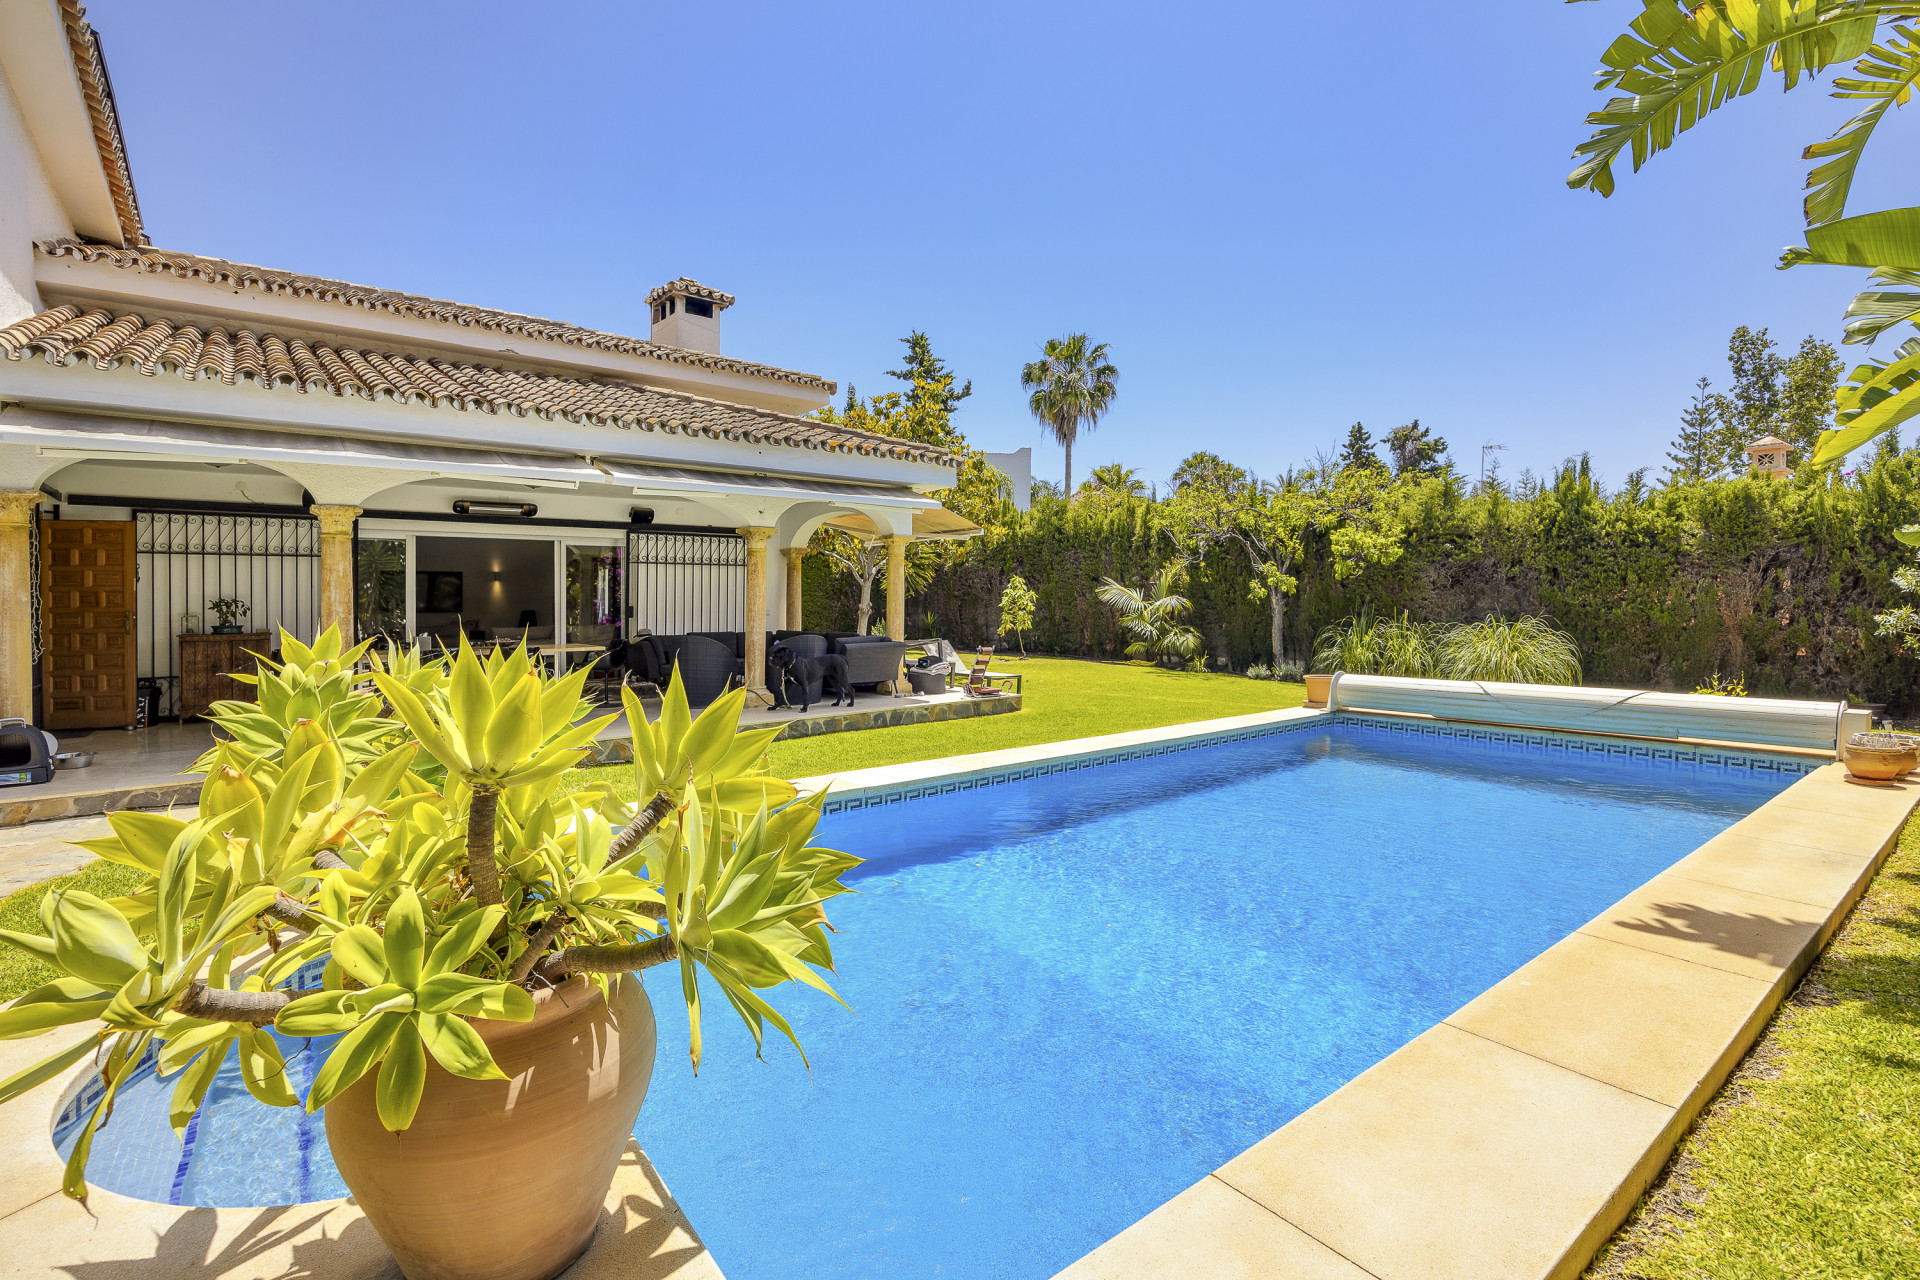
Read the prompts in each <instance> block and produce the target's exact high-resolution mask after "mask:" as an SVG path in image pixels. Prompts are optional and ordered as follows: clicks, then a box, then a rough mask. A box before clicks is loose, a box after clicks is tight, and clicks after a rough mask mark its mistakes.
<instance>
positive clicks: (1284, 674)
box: [1273, 662, 1307, 684]
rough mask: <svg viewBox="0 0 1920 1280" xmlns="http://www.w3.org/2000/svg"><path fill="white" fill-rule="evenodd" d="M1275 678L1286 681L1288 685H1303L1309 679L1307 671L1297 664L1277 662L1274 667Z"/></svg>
mask: <svg viewBox="0 0 1920 1280" xmlns="http://www.w3.org/2000/svg"><path fill="white" fill-rule="evenodd" d="M1273 678H1274V679H1275V680H1284V681H1286V682H1287V683H1288V684H1303V683H1305V681H1306V678H1307V669H1306V668H1305V667H1303V666H1301V665H1300V664H1299V663H1297V662H1277V663H1275V664H1274V667H1273Z"/></svg>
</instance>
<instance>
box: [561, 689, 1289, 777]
mask: <svg viewBox="0 0 1920 1280" xmlns="http://www.w3.org/2000/svg"><path fill="white" fill-rule="evenodd" d="M994 670H996V671H1017V672H1019V673H1020V674H1021V675H1022V676H1023V677H1025V679H1024V681H1023V682H1022V692H1023V694H1024V697H1023V699H1022V706H1021V709H1020V710H1018V711H1013V712H1008V713H1005V714H1002V715H994V716H980V717H977V718H974V719H967V720H943V721H940V722H938V723H935V724H909V725H896V726H894V727H892V728H886V729H863V730H860V731H858V732H855V733H829V734H822V735H821V736H819V737H816V738H795V739H792V740H791V741H788V742H776V743H774V744H773V750H772V751H771V752H770V753H769V754H770V755H771V757H772V760H773V771H774V772H775V773H777V774H779V775H780V776H781V777H783V778H807V777H812V776H814V775H816V774H822V773H839V772H841V771H843V770H846V769H865V768H869V767H871V766H873V765H881V764H904V763H906V762H908V761H912V760H936V759H939V758H940V757H941V756H957V755H966V754H969V753H970V752H974V751H999V750H1002V749H1003V748H1006V747H1030V746H1033V745H1035V744H1037V743H1042V742H1060V741H1062V740H1064V739H1067V738H1087V737H1092V736H1094V735H1096V734H1102V733H1124V732H1126V731H1127V730H1129V729H1152V728H1156V727H1158V726H1160V725H1166V724H1184V723H1186V722H1188V721H1190V720H1212V719H1215V718H1217V717H1220V716H1242V715H1248V714H1250V713H1252V712H1255V711H1271V710H1273V709H1274V708H1276V707H1297V706H1299V705H1300V704H1301V703H1302V702H1303V701H1305V700H1306V696H1307V687H1306V686H1305V685H1301V684H1280V683H1277V682H1275V681H1272V680H1249V679H1247V678H1246V677H1245V676H1232V675H1200V674H1196V673H1193V672H1188V671H1164V670H1161V669H1159V668H1157V667H1148V666H1137V665H1134V664H1132V663H1113V662H1081V661H1076V660H1074V659H1071V658H1025V659H1022V658H996V659H995V660H994ZM867 696H868V695H862V705H866V703H865V698H866V697H867ZM883 696H884V695H883ZM582 772H583V775H584V776H583V781H584V780H586V779H592V780H594V781H600V782H612V783H613V784H614V785H615V786H616V787H620V788H622V789H623V790H631V787H632V776H633V770H632V767H631V766H629V765H613V766H609V767H608V768H605V769H591V770H583V771H582Z"/></svg>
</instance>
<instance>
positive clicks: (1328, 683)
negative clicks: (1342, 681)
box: [1306, 675, 1333, 707]
mask: <svg viewBox="0 0 1920 1280" xmlns="http://www.w3.org/2000/svg"><path fill="white" fill-rule="evenodd" d="M1306 681H1307V705H1308V706H1310V707H1324V706H1326V705H1327V696H1328V694H1330V693H1331V692H1332V691H1333V677H1332V676H1331V675H1324V676H1307V677H1306Z"/></svg>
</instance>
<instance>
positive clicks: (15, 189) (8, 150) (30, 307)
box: [0, 77, 72, 325]
mask: <svg viewBox="0 0 1920 1280" xmlns="http://www.w3.org/2000/svg"><path fill="white" fill-rule="evenodd" d="M71 234H72V228H71V227H69V226H68V225H67V219H66V215H65V214H64V213H63V212H61V209H60V202H59V201H58V200H56V199H55V198H54V194H53V186H52V184H51V183H49V182H48V181H47V173H46V169H45V167H44V166H43V165H42V164H41V163H40V154H39V152H37V151H36V150H34V146H33V140H32V138H31V137H30V136H29V135H28V133H27V126H26V121H25V120H24V119H23V118H22V117H21V115H20V104H19V103H18V102H17V101H15V100H14V96H13V91H12V90H11V89H10V88H9V87H8V86H7V84H6V81H5V78H4V77H0V325H9V324H12V323H13V322H14V321H16V320H20V319H23V318H24V317H26V316H30V315H32V314H33V313H34V312H36V311H39V310H40V309H41V307H40V294H39V291H38V289H37V288H36V286H35V284H34V279H33V270H34V262H33V259H34V252H33V242H34V241H35V240H36V239H42V238H44V237H47V236H63V235H71Z"/></svg>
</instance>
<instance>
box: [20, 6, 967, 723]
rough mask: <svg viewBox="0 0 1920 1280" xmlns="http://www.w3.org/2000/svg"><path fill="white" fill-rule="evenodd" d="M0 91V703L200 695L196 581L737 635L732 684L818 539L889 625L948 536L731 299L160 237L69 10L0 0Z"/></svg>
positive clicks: (452, 632) (933, 479)
mask: <svg viewBox="0 0 1920 1280" xmlns="http://www.w3.org/2000/svg"><path fill="white" fill-rule="evenodd" d="M0 79H3V80H4V84H5V92H3V93H0V172H4V173H5V174H6V175H7V181H6V182H5V183H4V184H0V353H4V355H5V357H6V359H5V360H4V361H0V598H4V599H6V600H7V601H9V602H10V604H18V605H20V606H23V607H10V608H8V609H7V610H5V611H4V613H0V718H4V717H21V718H28V719H33V720H35V721H36V722H37V723H40V724H41V725H42V726H43V727H44V728H47V729H50V730H54V731H59V730H62V729H75V730H78V729H94V728H103V727H117V726H125V725H132V724H134V723H135V722H136V721H137V720H140V719H141V718H142V717H143V716H145V715H151V716H152V717H153V718H156V719H157V718H161V717H164V716H170V715H183V714H191V713H192V712H194V711H196V710H199V709H201V705H200V704H202V703H203V702H204V698H202V697H195V696H194V691H193V690H192V689H189V688H185V687H183V686H186V685H191V684H193V683H194V681H195V675H194V671H193V668H194V666H195V662H196V655H198V654H199V653H200V651H201V650H202V649H204V648H205V642H202V641H200V640H198V639H189V641H187V642H186V643H187V646H188V651H187V652H185V653H184V654H183V642H182V639H181V637H182V635H183V634H184V635H187V636H189V637H198V636H201V635H204V634H205V633H207V632H209V631H211V630H212V629H213V628H214V626H215V624H216V618H215V617H214V616H213V614H214V612H215V611H213V610H210V609H209V607H208V605H209V601H211V600H216V599H217V600H220V601H222V602H223V603H226V604H227V607H228V610H229V613H228V614H227V615H223V617H224V621H226V622H228V623H235V622H238V621H239V620H242V619H244V625H243V626H240V627H239V628H238V629H239V630H240V631H241V632H242V633H244V634H248V635H253V634H255V633H261V632H267V633H272V632H276V631H277V630H278V629H279V628H280V627H286V628H287V629H289V630H290V631H293V632H294V633H296V634H307V633H311V632H314V631H317V630H320V629H324V628H325V627H327V626H339V627H341V628H342V630H343V631H344V632H346V633H347V634H349V635H352V634H354V633H356V632H357V633H359V634H361V635H369V634H373V633H375V632H380V633H384V634H387V635H391V636H396V637H402V638H418V637H421V636H423V635H429V634H431V635H437V636H439V637H440V638H442V639H449V640H451V639H453V638H454V637H455V636H456V635H457V634H458V633H459V632H462V631H465V632H466V633H468V634H470V635H472V636H474V637H476V638H483V637H485V636H486V635H488V634H490V633H492V632H506V633H518V632H520V631H524V630H529V629H531V632H532V634H534V635H535V636H536V637H538V638H540V639H543V640H545V641H548V642H551V643H553V644H555V645H561V646H566V645H573V646H576V647H577V651H584V650H585V648H586V647H587V646H592V647H593V648H595V649H599V648H603V647H604V646H606V645H607V644H608V643H609V642H610V641H611V640H613V639H614V638H616V637H618V636H623V635H638V634H644V633H646V632H652V633H655V634H662V635H665V634H678V633H685V632H739V633H742V634H743V636H744V646H743V647H744V652H743V653H742V654H740V655H739V656H740V657H741V658H743V659H744V662H743V666H744V669H745V672H746V673H747V682H748V684H749V685H750V686H753V687H755V688H756V689H758V688H759V686H760V684H761V679H762V673H764V670H765V662H764V645H765V636H766V633H767V632H768V630H769V629H770V626H771V627H780V626H784V627H785V628H786V629H788V630H796V631H797V630H799V629H800V628H801V625H802V620H801V616H800V590H799V583H800V571H801V558H802V557H803V556H804V555H805V554H806V547H807V542H808V539H809V538H810V537H811V536H812V535H813V533H814V531H815V530H816V529H818V528H819V527H820V526H821V525H822V524H823V523H825V522H828V521H839V522H841V523H842V524H843V525H845V526H846V527H849V528H852V529H854V530H855V531H857V532H858V533H860V534H861V535H862V536H864V537H869V538H877V539H883V540H884V541H885V543H886V545H887V547H888V549H889V577H888V579H887V581H888V582H889V583H890V584H892V585H893V587H894V589H892V590H890V591H889V592H888V596H887V599H888V602H889V612H888V616H887V625H888V632H889V635H890V636H892V637H893V638H894V639H896V640H897V639H902V638H904V630H903V628H904V594H905V593H904V590H903V589H901V588H900V586H899V584H901V583H902V582H903V581H904V578H903V576H902V575H903V572H904V568H903V566H904V554H905V548H906V547H907V545H908V543H909V542H910V541H912V540H913V539H915V538H926V537H965V536H968V535H969V534H971V533H973V532H976V530H974V529H973V528H972V526H971V525H969V524H967V523H966V522H965V521H964V520H961V519H959V518H958V517H955V516H952V515H951V514H949V513H947V512H945V511H944V510H943V509H942V508H941V507H940V506H939V504H938V503H937V502H936V501H934V500H933V499H932V498H930V497H928V496H926V495H927V494H928V493H929V492H930V491H932V490H936V489H939V488H942V487H946V486H950V485H951V484H952V482H953V475H954V467H955V466H956V460H955V458H954V457H953V456H952V455H950V454H948V453H947V452H945V451H943V450H940V449H936V448H931V447H926V446H922V445H917V444H913V443H910V442H907V441H903V440H896V439H889V438H885V437H879V436H874V435H870V434H866V433H863V432H859V431H852V430H845V429H841V428H838V427H835V426H831V425H827V424H823V423H821V422H818V421H812V420H809V419H808V418H807V417H805V416H804V415H806V414H808V413H810V412H811V411H813V410H816V409H818V408H820V407H822V406H824V405H825V404H827V403H828V401H829V399H830V398H831V397H832V396H833V394H834V391H835V389H836V388H835V383H834V382H833V381H831V380H829V379H826V378H822V377H819V376H816V375H814V374H810V373H798V372H795V371H793V370H790V369H783V368H778V367H775V366H773V365H769V364H761V363H756V362H754V361H751V360H744V359H740V358H738V357H735V356H731V355H723V354H722V350H721V334H720V328H721V320H722V316H723V314H724V313H725V311H726V310H727V309H728V308H730V307H732V306H733V305H734V303H735V299H734V298H733V297H732V296H731V295H730V294H726V293H722V292H721V291H719V290H718V289H713V288H709V287H708V286H706V285H704V284H701V283H699V282H697V281H694V280H689V279H684V278H683V279H676V280H672V281H668V282H667V283H665V284H663V285H661V286H660V287H659V288H657V289H654V290H653V291H652V292H651V293H649V294H648V295H647V297H646V300H645V302H646V306H647V307H648V309H649V314H650V316H651V329H650V332H649V334H648V336H647V337H645V338H634V337H626V336H622V335H620V334H615V333H606V332H601V331H599V330H594V329H587V328H582V327H580V326H578V325H572V324H566V323H562V322H559V321H554V320H542V319H537V318H535V317H532V316H525V315H518V314H514V313H511V312H506V311H498V310H491V309H488V308H486V307H481V306H471V305H466V304H462V303H454V302H443V301H439V300H436V299H432V298H424V297H418V296H415V295H412V294H406V293H400V292H395V291H392V290H387V289H379V288H372V287H368V286H364V285H358V284H348V283H345V282H342V281H338V280H328V279H321V278H318V277H315V276H309V275H300V274H297V273H295V272H291V271H281V270H273V269H268V268H264V267H255V266H246V265H242V264H239V263H234V262H227V261H224V260H222V259H219V258H214V257H205V256H201V255H199V254H195V253H187V252H176V251H169V250H162V249H158V248H155V247H154V246H153V245H151V244H149V243H148V241H147V235H146V232H145V230H144V228H143V225H142V222H141V216H140V206H139V201H138V198H137V195H136V192H135V188H134V178H133V173H132V170H131V169H130V167H129V165H128V160H127V152H126V146H125V143H124V140H123V138H122V134H121V128H120V119H119V114H118V111H117V109H116V106H115V103H114V98H113V90H112V85H111V82H110V80H109V78H108V75H107V69H106V65H105V63H104V61H103V60H102V58H101V54H100V46H99V43H98V41H97V39H96V38H95V36H94V34H93V32H92V29H91V28H90V27H88V25H87V24H86V22H85V20H84V17H83V14H82V9H81V7H80V5H79V4H78V3H76V2H75V0H59V2H58V3H57V4H55V3H43V4H41V3H35V4H8V5H5V6H0ZM769 554H772V555H774V556H776V557H779V558H780V559H782V560H784V566H785V572H784V573H782V572H772V573H769V572H768V570H767V559H768V556H769ZM43 567H44V569H45V572H44V573H43V572H42V569H43ZM770 620H772V621H771V622H770ZM230 629H231V628H230ZM230 647H231V646H229V648H230ZM214 652H215V654H216V656H215V658H214V659H213V660H214V661H216V662H218V661H221V660H224V659H225V657H226V656H227V648H216V649H215V651H214ZM759 691H760V692H762V693H764V690H763V689H761V690H759ZM143 702H144V704H145V705H144V706H143V705H142V703H143Z"/></svg>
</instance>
